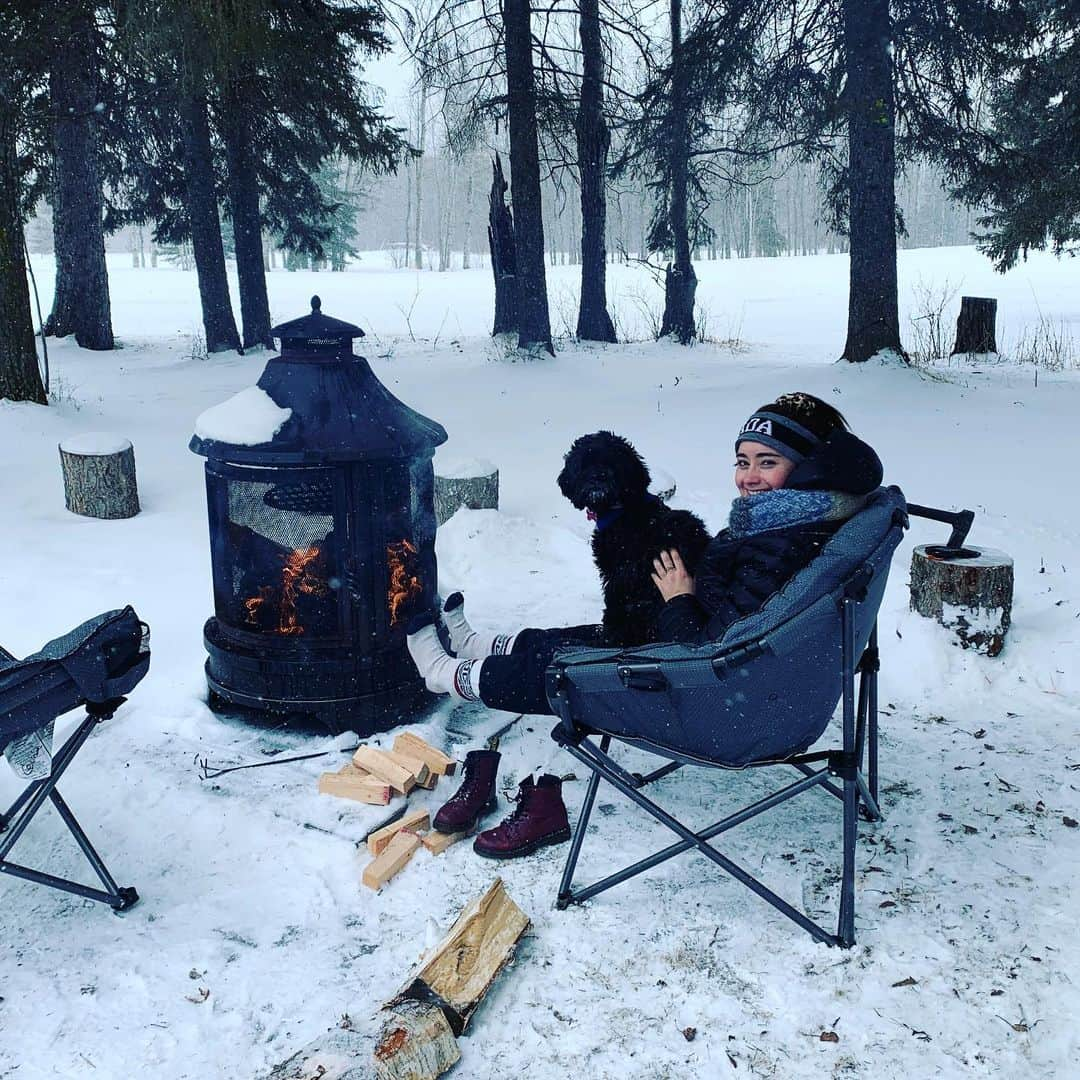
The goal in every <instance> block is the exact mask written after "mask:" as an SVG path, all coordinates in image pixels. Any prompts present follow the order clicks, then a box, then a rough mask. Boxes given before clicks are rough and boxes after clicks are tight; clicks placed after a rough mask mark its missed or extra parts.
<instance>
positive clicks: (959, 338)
mask: <svg viewBox="0 0 1080 1080" xmlns="http://www.w3.org/2000/svg"><path fill="white" fill-rule="evenodd" d="M996 322H997V301H996V300H995V299H993V298H992V297H988V296H961V297H960V315H959V317H958V318H957V320H956V344H955V345H953V349H952V351H953V355H954V356H955V355H956V354H957V353H991V352H992V353H996V352H997V327H996Z"/></svg>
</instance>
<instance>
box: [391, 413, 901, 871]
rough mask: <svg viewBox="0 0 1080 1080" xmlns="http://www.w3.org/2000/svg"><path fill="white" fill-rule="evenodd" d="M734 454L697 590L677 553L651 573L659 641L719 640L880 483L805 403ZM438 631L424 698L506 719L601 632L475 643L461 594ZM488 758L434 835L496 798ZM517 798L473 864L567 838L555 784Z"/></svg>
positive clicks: (869, 454) (426, 636)
mask: <svg viewBox="0 0 1080 1080" xmlns="http://www.w3.org/2000/svg"><path fill="white" fill-rule="evenodd" d="M735 453H736V463H735V486H736V488H737V489H738V492H739V497H738V498H737V499H735V501H734V502H733V503H732V507H731V514H730V517H729V519H728V526H727V528H726V529H724V530H723V531H722V532H720V533H719V534H718V535H717V536H716V537H715V538H714V539H713V540H712V542H711V543H710V545H709V547H708V548H707V549H706V551H705V555H704V557H703V558H702V561H701V564H700V566H699V567H698V574H697V578H696V579H695V578H694V577H692V576H691V575H690V574H689V573H687V571H686V568H685V566H684V565H683V562H682V559H681V558H680V555H679V552H677V551H665V552H662V553H661V554H660V556H659V557H658V558H657V559H656V561H655V563H654V573H653V582H654V584H655V585H656V587H657V589H658V590H659V591H660V594H661V596H662V597H663V598H664V600H665V601H666V602H665V604H664V606H663V607H662V608H661V609H660V614H659V615H658V616H657V633H656V638H657V640H658V641H675V642H681V643H685V644H692V645H697V644H703V643H705V642H708V641H714V640H718V639H719V638H720V637H722V636H723V633H724V631H725V630H726V629H727V628H728V627H729V626H730V625H731V624H732V623H733V622H735V621H736V620H737V619H740V618H742V617H743V616H744V615H748V614H750V613H751V612H754V611H757V610H758V609H759V608H760V607H761V606H762V605H763V604H764V603H765V601H766V600H768V599H769V597H770V596H772V595H773V594H774V593H776V592H778V591H779V590H780V589H781V588H783V586H784V585H785V584H786V583H787V582H788V581H789V580H790V579H791V578H792V577H793V576H794V575H795V574H796V573H798V571H799V570H801V569H802V568H803V567H804V566H806V565H807V564H808V563H809V562H810V561H811V559H813V558H814V557H815V556H816V555H817V554H818V552H819V551H820V550H821V548H822V547H823V546H824V545H825V543H826V542H827V541H828V540H829V538H830V537H831V536H832V535H833V534H834V533H835V532H836V531H837V529H839V527H840V526H841V525H842V524H843V522H844V521H846V520H847V519H848V518H850V517H851V516H852V515H853V514H855V513H856V512H857V511H858V510H859V509H861V508H862V506H863V504H864V503H865V501H866V498H867V496H868V495H869V494H870V493H871V492H873V491H874V490H875V489H876V488H877V487H878V486H879V485H880V483H881V477H882V469H881V462H880V461H879V460H878V456H877V454H875V453H874V451H873V450H872V449H871V447H869V446H868V445H867V444H866V443H864V442H863V441H862V440H860V439H858V438H857V437H856V436H855V435H853V434H852V433H851V431H850V430H849V428H848V425H847V421H846V420H845V419H844V417H843V416H842V415H841V414H840V412H839V411H837V410H836V409H835V408H833V407H832V406H831V405H829V404H828V403H827V402H824V401H822V400H820V399H819V398H816V397H813V396H812V395H810V394H803V393H795V394H784V395H782V396H781V397H779V398H777V399H776V400H775V401H773V402H770V403H769V404H767V405H763V406H762V407H761V408H760V409H758V410H757V411H756V412H755V413H754V414H753V415H752V416H751V417H750V419H749V420H747V421H746V423H745V424H744V425H743V427H742V430H741V431H740V432H739V435H738V437H737V438H736V440H735ZM444 619H445V622H446V626H447V629H448V630H449V631H450V640H451V645H452V647H453V649H454V651H455V653H456V654H457V655H456V656H451V655H450V654H449V653H447V652H446V651H445V650H444V649H443V647H442V644H441V642H440V641H439V637H438V634H437V632H436V628H435V625H434V623H435V617H434V615H429V616H426V617H421V619H418V620H416V621H414V623H413V625H412V626H411V627H410V631H411V632H410V633H409V635H408V647H409V653H410V655H411V656H412V658H413V661H414V663H415V664H416V666H417V668H418V670H419V671H420V674H421V675H422V676H423V677H424V682H425V684H426V685H427V688H428V689H429V690H430V691H431V692H432V693H443V694H450V695H451V696H452V697H454V698H456V699H458V700H461V701H481V702H483V703H484V704H485V705H486V706H488V707H489V708H492V709H505V710H508V711H511V712H520V713H551V712H552V709H551V707H550V705H549V704H548V701H547V696H546V694H545V691H544V672H545V670H546V668H547V667H548V665H549V664H550V663H551V660H552V658H553V657H554V655H555V653H556V651H558V650H559V649H560V648H565V647H567V646H572V645H595V644H597V643H598V639H599V635H598V633H597V631H598V628H597V627H589V626H578V627H564V628H556V629H552V630H539V629H527V630H521V631H519V632H518V633H517V634H514V635H486V636H485V635H481V634H478V633H476V632H475V631H474V630H473V629H472V628H471V627H470V626H469V624H468V622H467V620H466V618H465V614H464V610H463V608H462V604H461V599H460V594H455V596H453V597H451V598H450V600H448V602H447V607H446V610H445V611H444ZM490 753H491V752H489V751H474V753H473V754H470V755H468V758H467V760H466V783H465V784H463V786H462V789H461V791H460V792H459V793H458V794H459V795H462V793H465V797H463V798H462V799H461V800H458V796H455V798H454V799H453V800H451V802H450V803H449V804H447V806H446V807H444V808H443V810H442V811H440V814H439V815H437V817H436V821H435V826H436V828H439V829H442V830H443V831H447V832H455V831H459V829H460V828H463V827H464V828H467V827H470V826H471V825H472V824H474V823H475V821H476V819H477V817H478V816H479V814H480V813H481V812H482V811H483V809H484V807H485V806H486V805H487V804H488V799H486V798H481V796H482V795H483V793H484V791H486V790H487V787H488V784H487V779H486V778H487V774H488V773H490V787H491V790H492V791H493V790H494V778H495V768H496V766H497V761H498V756H497V755H495V756H494V759H491V758H484V759H483V761H481V759H478V758H474V754H490ZM469 759H473V762H472V765H471V766H470V761H469ZM485 763H486V764H485ZM482 765H483V768H481V766H482ZM481 773H482V774H483V775H480V774H481ZM470 778H472V780H473V781H474V782H472V783H470ZM526 785H529V786H528V789H527V790H526ZM474 789H476V790H474ZM521 797H522V800H523V801H524V803H525V804H526V805H525V809H524V811H523V809H522V803H521V802H519V807H518V811H516V812H515V815H512V817H511V819H509V820H508V821H507V822H505V823H504V824H503V825H502V826H500V827H499V828H498V829H493V830H489V831H488V832H487V833H482V834H481V835H480V836H479V837H478V838H477V842H476V844H475V845H474V848H475V849H476V850H477V851H478V852H479V853H480V854H484V855H488V856H491V857H496V858H509V857H513V856H515V855H521V854H527V853H528V852H529V851H533V850H535V849H536V848H537V847H540V846H543V845H544V844H548V843H559V842H561V841H562V840H563V839H567V838H568V837H569V828H568V825H567V824H566V811H565V808H563V806H562V797H561V792H560V791H559V786H558V780H557V779H556V778H555V777H548V776H542V777H541V778H540V780H539V781H537V782H536V784H532V778H531V777H529V778H527V779H526V781H525V783H524V784H523V785H522V794H521ZM530 807H533V808H535V810H536V812H535V813H530V812H529V810H530ZM444 811H445V812H446V813H444ZM440 817H441V818H442V819H443V820H442V821H440ZM534 820H535V821H536V822H538V823H539V824H538V825H537V826H536V827H533V824H532V822H533V821H534ZM549 826H551V828H549ZM545 830H547V831H545ZM493 834H494V835H493Z"/></svg>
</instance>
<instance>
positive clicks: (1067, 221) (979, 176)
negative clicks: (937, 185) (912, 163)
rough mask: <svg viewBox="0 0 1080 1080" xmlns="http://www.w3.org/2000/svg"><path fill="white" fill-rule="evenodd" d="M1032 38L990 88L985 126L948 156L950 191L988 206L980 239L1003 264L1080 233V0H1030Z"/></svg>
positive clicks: (1065, 245) (1060, 248)
mask: <svg viewBox="0 0 1080 1080" xmlns="http://www.w3.org/2000/svg"><path fill="white" fill-rule="evenodd" d="M1027 15H1028V17H1029V19H1030V22H1029V23H1028V24H1027V27H1026V29H1027V31H1028V33H1030V35H1031V39H1032V40H1034V41H1037V42H1038V48H1037V49H1034V50H1029V51H1027V52H1024V53H1020V54H1018V55H1016V57H1015V61H1014V62H1013V63H1012V65H1011V70H1010V71H1009V74H1008V77H1005V78H1000V79H997V80H995V82H994V84H993V86H992V88H991V92H990V111H991V114H992V116H993V124H992V127H991V130H990V131H989V132H988V133H987V134H986V137H985V138H983V139H980V140H978V141H977V142H975V141H974V140H969V141H968V144H967V149H969V150H970V151H971V154H970V156H969V157H966V158H965V157H964V156H963V155H962V154H959V153H958V154H957V156H956V157H954V158H953V159H952V162H951V164H952V165H953V166H954V169H953V175H954V179H955V182H956V193H957V194H958V195H959V196H960V197H961V198H963V199H964V200H965V201H967V202H968V203H970V204H972V205H974V206H978V207H980V208H988V209H987V210H986V212H985V213H984V214H983V215H982V216H981V217H980V218H979V219H978V223H979V225H980V226H981V227H982V228H983V229H984V230H986V231H984V232H983V233H982V234H981V235H980V236H979V237H978V243H979V247H980V248H981V249H982V250H983V251H984V252H986V254H987V255H989V256H990V257H991V258H992V259H993V260H994V262H995V264H996V265H997V267H998V269H999V270H1002V271H1005V270H1008V269H1009V268H1010V267H1012V266H1014V265H1016V262H1017V260H1018V259H1020V258H1026V257H1027V253H1028V252H1029V251H1030V250H1031V249H1033V248H1034V249H1041V248H1046V247H1049V248H1050V249H1051V250H1053V251H1054V253H1055V254H1059V255H1060V254H1061V253H1063V252H1066V251H1070V250H1072V245H1073V244H1074V243H1075V242H1076V241H1078V240H1080V184H1078V183H1077V182H1076V176H1077V172H1078V170H1080V35H1078V34H1077V27H1080V0H1055V2H1052V3H1051V2H1043V0H1035V2H1032V0H1029V3H1028V4H1027Z"/></svg>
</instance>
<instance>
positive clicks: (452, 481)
mask: <svg viewBox="0 0 1080 1080" xmlns="http://www.w3.org/2000/svg"><path fill="white" fill-rule="evenodd" d="M479 467H480V468H483V469H484V472H482V473H480V474H479V475H460V474H461V473H462V472H467V471H468V470H461V469H455V470H452V471H453V472H454V473H455V475H453V476H440V475H439V473H438V471H436V473H435V522H436V524H437V525H442V524H443V522H445V521H449V519H450V518H452V517H453V516H454V514H456V513H457V512H458V510H460V509H461V508H462V507H463V506H464V507H466V508H467V509H469V510H498V509H499V470H498V469H495V468H493V467H491V466H487V465H486V464H485V465H482V466H479ZM489 470H490V471H489ZM474 471H475V470H474Z"/></svg>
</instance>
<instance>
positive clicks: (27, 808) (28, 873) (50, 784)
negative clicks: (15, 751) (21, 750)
mask: <svg viewBox="0 0 1080 1080" xmlns="http://www.w3.org/2000/svg"><path fill="white" fill-rule="evenodd" d="M99 720H100V717H95V716H87V718H86V719H85V720H84V721H83V722H82V724H80V725H79V727H78V728H77V729H76V730H75V731H74V732H73V733H72V734H71V736H69V738H68V740H67V742H66V743H64V745H63V747H61V749H60V750H59V751H58V753H57V754H56V756H55V757H54V758H53V771H52V774H51V775H50V776H48V777H47V778H45V779H43V780H39V781H36V782H34V783H32V784H30V785H29V786H28V787H27V789H26V790H25V791H23V792H22V794H21V795H20V796H19V798H17V799H16V800H15V802H14V803H13V804H12V806H11V808H10V810H9V811H8V813H7V814H5V815H4V817H3V823H4V827H5V829H6V828H7V827H8V826H11V831H10V833H9V835H7V836H5V837H4V840H3V843H0V873H4V874H10V875H11V876H12V877H18V878H22V879H23V880H25V881H33V882H35V883H36V884H38V885H45V886H47V887H49V888H53V889H59V890H61V891H62V892H69V893H73V894H74V895H76V896H82V897H85V898H86V899H87V900H97V901H99V902H100V903H103V904H108V905H109V906H110V907H111V908H113V910H115V911H126V910H127V909H128V908H130V907H131V906H132V905H133V904H135V903H137V902H138V899H139V894H138V893H137V892H136V891H135V890H134V889H133V888H132V887H131V886H125V887H121V886H118V885H117V884H116V882H115V881H114V880H113V877H112V875H111V874H110V873H109V871H108V868H107V867H106V866H105V863H104V862H103V861H102V859H101V856H100V855H98V853H97V851H96V850H95V849H94V846H93V845H92V844H91V843H90V840H89V838H88V837H87V835H86V833H85V832H84V831H83V829H82V826H81V825H80V824H79V823H78V821H77V820H76V819H75V815H74V814H73V813H72V812H71V808H70V807H69V806H68V805H67V803H66V802H65V801H64V799H63V797H62V796H61V794H60V792H59V791H57V790H56V785H57V784H58V783H59V781H60V778H61V776H62V775H63V773H64V771H65V770H66V769H67V767H68V765H70V764H71V762H72V760H73V759H74V757H75V754H76V753H77V752H78V750H79V748H80V747H81V746H82V744H83V743H84V742H85V741H86V739H87V738H88V737H89V735H90V732H91V731H93V729H94V727H95V726H96V725H97V724H98V722H99ZM46 799H49V800H51V801H52V803H53V805H54V806H55V807H56V811H57V813H58V814H59V815H60V817H61V819H62V820H63V822H64V824H65V825H66V826H67V828H68V831H69V832H70V833H71V835H72V836H73V837H74V839H75V841H76V843H77V844H78V845H79V847H80V848H81V850H82V852H83V854H84V855H85V856H86V859H87V861H88V862H89V863H90V865H91V866H92V867H93V869H94V872H95V873H96V874H97V876H98V877H99V878H100V879H101V883H102V884H103V885H104V886H105V889H104V890H102V889H94V888H91V887H90V886H88V885H82V884H80V883H79V882H77V881H69V880H68V879H66V878H61V877H57V876H56V875H54V874H48V873H45V872H44V871H42V870H34V869H32V868H31V867H27V866H22V865H20V864H19V863H13V862H9V861H7V855H8V853H9V852H10V851H11V849H12V848H13V847H14V846H15V844H16V843H17V842H18V840H19V838H20V837H21V836H22V834H23V832H25V830H26V828H27V826H28V825H29V824H30V822H31V821H32V820H33V818H34V815H35V814H37V812H38V810H40V809H41V807H42V806H43V805H44V803H45V800H46Z"/></svg>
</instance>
